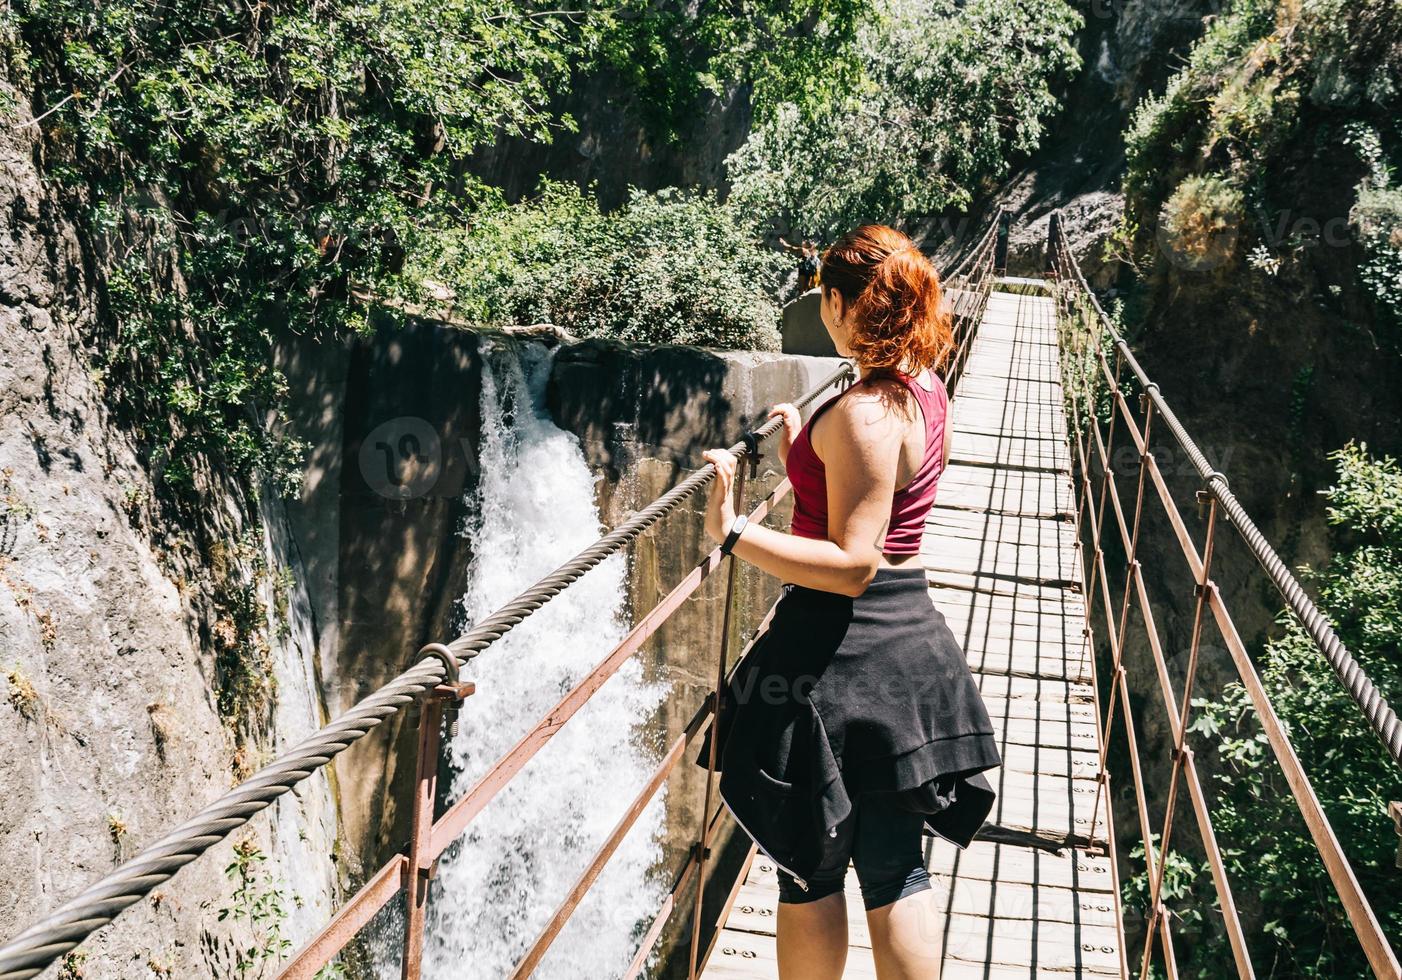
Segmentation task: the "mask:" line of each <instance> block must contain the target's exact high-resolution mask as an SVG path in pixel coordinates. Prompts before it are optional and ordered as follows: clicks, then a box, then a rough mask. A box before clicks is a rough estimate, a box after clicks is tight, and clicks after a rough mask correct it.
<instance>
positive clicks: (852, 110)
mask: <svg viewBox="0 0 1402 980" xmlns="http://www.w3.org/2000/svg"><path fill="white" fill-rule="evenodd" d="M882 14H883V16H881V17H879V18H872V19H870V20H869V21H867V22H866V23H864V24H863V25H862V27H861V28H860V29H859V31H858V36H857V42H856V44H857V51H858V54H859V56H860V58H861V62H862V67H863V74H864V84H863V85H861V86H860V87H858V88H856V89H852V90H843V91H841V92H839V93H837V94H836V95H835V96H833V97H831V98H829V99H828V100H826V101H825V102H823V103H822V104H820V105H819V106H817V107H816V108H814V107H811V106H803V105H799V104H794V103H784V104H780V105H779V106H777V107H776V109H775V111H774V113H773V115H772V117H770V118H769V119H767V120H766V121H764V122H763V123H762V124H761V125H759V126H757V127H756V128H755V129H754V131H753V132H752V133H751V135H750V138H749V140H748V141H747V142H746V143H745V145H744V146H742V147H741V148H740V149H739V150H737V151H736V152H735V153H734V154H733V155H732V156H731V158H730V159H729V160H728V161H727V166H728V167H729V172H730V177H731V182H732V185H733V187H732V198H733V200H735V201H736V202H738V203H740V204H741V206H742V207H745V208H747V209H749V210H752V211H754V212H755V213H759V214H772V215H775V216H776V217H777V218H778V220H779V221H780V223H781V224H782V225H783V226H785V227H792V228H798V229H801V230H802V232H803V234H805V235H811V236H813V237H815V238H819V239H822V240H824V241H831V240H832V239H834V238H835V237H837V236H838V235H840V234H842V233H843V232H845V231H847V230H848V229H849V228H851V227H852V226H854V225H857V224H860V223H862V222H864V221H876V220H879V221H883V222H887V223H894V224H901V223H904V222H907V221H909V220H911V219H915V218H918V217H921V216H928V215H931V214H936V213H938V212H940V211H943V210H946V209H959V208H966V207H967V206H968V205H969V204H970V203H971V202H972V200H973V198H974V195H975V194H976V193H978V192H979V191H980V190H982V189H984V188H985V187H986V185H987V183H988V182H990V181H992V180H996V179H997V178H999V177H1001V176H1002V175H1003V174H1005V173H1006V171H1007V168H1008V164H1009V160H1010V158H1011V157H1012V156H1014V155H1015V154H1019V153H1026V152H1028V151H1030V150H1031V149H1033V148H1035V147H1036V146H1037V144H1038V142H1039V141H1040V139H1041V137H1042V133H1043V126H1044V123H1045V121H1046V119H1047V118H1048V117H1049V116H1050V115H1051V114H1052V113H1053V112H1054V111H1055V110H1056V108H1057V105H1058V103H1057V100H1056V98H1055V96H1054V95H1053V85H1054V84H1055V83H1056V81H1057V80H1058V79H1060V78H1062V77H1064V76H1065V75H1067V74H1068V73H1070V72H1072V71H1074V70H1076V69H1077V68H1078V67H1079V66H1080V59H1079V56H1078V55H1077V54H1076V51H1075V47H1074V45H1073V43H1072V35H1073V33H1074V31H1075V30H1076V28H1077V27H1079V26H1080V24H1081V18H1080V15H1079V14H1077V13H1076V12H1075V11H1074V10H1072V9H1071V7H1069V6H1068V5H1067V4H1065V3H1063V2H1062V0H1021V2H1018V3H1011V4H1010V3H1006V2H1004V0H970V2H968V3H961V2H956V0H937V2H934V3H930V4H923V5H917V4H913V3H904V2H899V0H897V2H892V3H890V4H888V6H887V8H886V9H885V10H883V11H882Z"/></svg>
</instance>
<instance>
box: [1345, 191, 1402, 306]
mask: <svg viewBox="0 0 1402 980" xmlns="http://www.w3.org/2000/svg"><path fill="white" fill-rule="evenodd" d="M1349 221H1350V223H1351V224H1352V225H1353V228H1354V233H1355V234H1356V235H1357V236H1358V240H1359V241H1360V242H1362V243H1363V248H1364V250H1365V253H1366V255H1367V258H1366V259H1364V261H1363V264H1362V265H1360V266H1359V268H1358V278H1359V279H1360V280H1362V282H1363V284H1364V285H1365V286H1367V287H1368V289H1369V290H1370V291H1371V292H1372V294H1373V299H1374V300H1375V302H1376V303H1377V304H1378V308H1379V310H1381V311H1382V313H1383V314H1384V316H1386V317H1387V319H1388V320H1389V321H1390V322H1391V323H1392V325H1393V326H1394V327H1402V189H1399V188H1396V187H1383V188H1373V187H1368V186H1364V187H1361V188H1359V191H1358V202H1357V203H1356V204H1355V205H1354V206H1353V210H1352V211H1350V212H1349Z"/></svg>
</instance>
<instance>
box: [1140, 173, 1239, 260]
mask: <svg viewBox="0 0 1402 980" xmlns="http://www.w3.org/2000/svg"><path fill="white" fill-rule="evenodd" d="M1243 209H1244V202H1243V200H1242V195H1241V192H1240V191H1239V190H1237V189H1236V188H1235V187H1232V186H1231V185H1230V184H1228V183H1227V182H1226V181H1224V180H1221V179H1219V178H1217V177H1213V176H1210V175H1204V176H1197V177H1189V178H1187V179H1186V180H1184V181H1183V182H1182V183H1181V184H1179V185H1178V187H1177V189H1176V190H1174V192H1173V194H1172V195H1171V196H1170V197H1169V199H1168V200H1167V201H1166V202H1165V203H1164V206H1163V211H1162V212H1161V213H1160V215H1159V229H1158V238H1159V244H1160V245H1161V246H1162V247H1163V249H1164V252H1165V254H1166V255H1167V257H1168V259H1169V261H1171V262H1174V263H1175V264H1178V265H1182V266H1184V267H1186V268H1190V269H1210V268H1217V267H1219V266H1222V265H1225V264H1226V263H1228V262H1230V261H1231V259H1232V257H1233V256H1234V254H1235V252H1236V244H1237V237H1238V235H1239V233H1240V228H1241V221H1242V217H1243V214H1242V212H1243Z"/></svg>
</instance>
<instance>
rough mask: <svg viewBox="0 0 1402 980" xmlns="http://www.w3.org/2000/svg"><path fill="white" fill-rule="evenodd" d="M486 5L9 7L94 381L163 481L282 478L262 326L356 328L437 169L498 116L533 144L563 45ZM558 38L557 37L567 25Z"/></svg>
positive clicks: (290, 464) (427, 198) (399, 0)
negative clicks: (223, 475)
mask: <svg viewBox="0 0 1402 980" xmlns="http://www.w3.org/2000/svg"><path fill="white" fill-rule="evenodd" d="M564 20H565V19H564V18H562V17H561V16H558V15H552V14H547V13H538V12H532V11H530V10H529V9H524V8H510V7H507V8H503V7H502V5H500V4H499V3H492V2H488V0H441V2H436V3H431V4H424V3H419V2H416V0H340V2H336V3H333V4H320V3H309V2H306V0H273V2H269V3H259V4H227V3H211V2H207V0H171V2H169V3H161V4H151V3H147V2H145V0H104V2H102V3H91V2H88V0H22V2H20V3H18V4H16V5H15V6H14V7H12V8H10V9H9V11H8V13H7V17H6V21H5V28H6V33H7V35H8V38H9V41H10V43H9V45H8V49H7V51H6V53H7V54H8V59H7V64H6V70H7V74H8V77H9V78H10V79H11V81H12V82H13V83H15V84H16V85H17V87H18V88H19V89H20V90H21V91H30V92H32V93H33V98H34V122H33V123H31V124H29V125H30V126H32V127H33V128H34V129H35V130H37V131H38V132H39V133H40V134H41V135H42V137H43V140H44V144H45V161H46V166H47V170H48V173H49V174H50V175H51V176H53V177H56V178H57V179H58V180H59V181H60V182H61V183H62V185H63V186H64V187H65V188H66V189H67V193H68V197H69V200H70V201H71V202H72V203H73V206H74V208H75V209H76V210H77V211H78V214H79V218H80V222H81V224H82V226H83V231H84V232H85V240H88V241H91V242H93V243H94V248H95V250H96V252H97V255H96V258H97V259H98V263H97V271H98V272H99V274H100V284H101V286H102V297H103V300H104V304H105V307H106V310H107V312H108V314H109V315H108V317H107V318H106V320H105V322H106V323H107V324H108V327H109V328H110V331H111V333H110V335H109V336H106V337H101V338H94V340H95V344H94V347H95V349H96V351H97V354H96V358H97V364H96V370H97V371H99V372H100V373H102V374H104V375H105V377H106V380H107V382H108V387H109V392H110V394H111V397H112V399H113V401H114V402H116V403H117V404H118V405H119V406H122V407H123V408H124V409H126V411H127V414H128V416H129V417H130V418H131V420H132V421H133V423H134V425H135V426H136V428H137V431H138V432H139V434H140V435H141V436H142V437H143V439H144V441H145V443H146V446H147V448H148V450H149V451H151V452H152V453H153V455H154V456H155V457H156V459H157V465H158V466H163V467H164V473H165V476H166V478H167V480H168V481H169V482H171V483H173V484H174V485H176V486H188V485H190V483H191V480H192V476H193V472H194V469H195V468H197V467H198V466H199V465H200V461H201V460H202V459H206V458H212V459H215V460H223V461H224V462H226V463H228V464H229V465H231V466H232V467H233V468H234V470H235V471H236V472H240V473H251V472H252V471H253V470H254V469H255V468H262V469H264V470H266V471H269V472H272V473H274V474H280V475H281V476H283V477H285V478H286V480H285V481H284V483H286V482H288V481H290V480H291V478H292V476H293V474H294V472H295V461H296V454H297V448H298V447H296V446H290V445H287V444H283V443H278V442H276V441H275V440H274V439H272V437H271V436H270V435H269V434H268V430H267V429H265V428H264V427H263V426H262V425H261V424H260V421H259V418H258V414H259V413H261V412H262V411H267V410H275V409H276V408H277V407H278V406H279V404H280V403H281V400H282V396H283V389H284V382H283V380H282V378H281V377H280V376H279V375H278V373H277V372H276V371H275V370H274V368H273V367H272V363H271V362H272V358H271V348H272V346H273V343H274V341H275V339H276V336H277V335H278V333H279V332H281V331H285V330H288V329H293V330H297V331H309V330H312V331H314V330H319V329H340V328H344V327H346V326H355V325H356V324H358V323H359V322H360V319H361V318H362V316H363V310H362V309H360V308H359V307H357V306H356V305H355V304H354V302H353V300H352V296H351V287H352V284H361V285H365V286H368V287H369V288H372V289H373V288H375V287H376V285H377V284H378V283H379V282H380V281H381V280H382V279H384V278H385V277H386V276H388V275H390V274H392V273H393V272H394V271H395V269H396V267H397V265H398V264H399V262H400V260H401V254H402V241H403V239H404V238H405V236H406V234H407V231H408V229H409V228H410V227H411V226H412V225H414V224H416V223H420V222H422V221H424V220H425V219H431V218H432V217H433V216H435V215H440V214H442V213H445V212H452V211H454V210H455V209H458V208H461V207H462V206H464V203H465V202H470V200H471V199H472V191H473V188H472V186H471V184H470V183H469V182H467V181H465V180H464V179H463V178H461V177H459V176H457V175H456V173H455V170H454V167H453V161H454V160H455V159H457V158H459V157H460V156H461V155H462V154H464V153H467V152H468V151H470V150H472V149H473V148H474V147H476V146H478V145H480V144H481V143H483V142H485V141H487V140H489V139H491V138H493V135H494V134H495V132H496V131H497V129H498V128H499V127H501V128H505V129H507V130H511V131H515V132H520V133H525V134H528V135H531V136H534V137H537V138H548V137H549V135H550V133H551V132H552V130H554V129H558V128H559V127H560V126H561V125H564V124H565V123H564V122H562V121H559V120H554V119H552V117H551V116H550V115H549V113H548V112H547V110H546V108H545V104H546V100H547V98H548V96H549V94H550V92H551V91H552V86H554V85H556V84H558V82H559V81H560V80H561V79H563V78H564V77H565V76H566V74H567V70H568V67H569V64H570V59H571V57H572V56H573V55H574V54H575V53H576V52H577V51H578V50H580V47H581V45H582V44H583V43H584V42H585V38H584V36H583V32H582V31H581V30H575V29H573V28H571V29H569V30H566V29H564V28H563V27H562V24H564ZM566 26H568V25H566Z"/></svg>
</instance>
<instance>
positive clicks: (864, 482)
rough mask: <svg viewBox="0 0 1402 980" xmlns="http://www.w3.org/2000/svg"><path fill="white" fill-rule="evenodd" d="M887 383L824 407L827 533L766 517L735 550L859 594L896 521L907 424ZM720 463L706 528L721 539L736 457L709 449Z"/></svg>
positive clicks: (787, 573) (790, 575)
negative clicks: (810, 533)
mask: <svg viewBox="0 0 1402 980" xmlns="http://www.w3.org/2000/svg"><path fill="white" fill-rule="evenodd" d="M889 398H890V393H889V391H888V392H887V393H885V394H884V395H883V394H881V393H880V388H879V386H878V387H874V388H872V390H871V392H860V393H853V394H852V395H848V396H847V397H844V398H843V399H842V401H841V402H839V403H837V404H836V405H834V406H833V407H832V409H831V410H830V411H829V412H828V413H827V417H828V418H830V419H831V422H830V425H828V426H825V427H824V429H823V433H824V438H823V442H824V444H825V445H826V446H827V447H828V452H827V453H826V454H825V455H824V456H823V461H824V466H825V468H826V471H827V492H828V538H829V540H826V541H819V540H817V539H815V538H801V537H798V536H796V535H793V534H786V533H784V532H782V531H776V530H774V529H773V528H768V527H763V526H762V525H756V524H748V525H746V526H745V530H744V531H743V532H742V533H741V535H740V537H739V539H738V540H737V541H736V542H735V546H734V554H735V556H736V557H738V558H743V559H744V560H745V561H748V562H750V563H751V564H752V565H756V566H758V567H759V568H762V569H764V571H766V572H769V573H770V574H771V575H774V576H777V577H778V578H780V579H782V580H783V581H785V582H794V583H797V584H798V585H804V586H807V587H809V588H813V589H821V590H822V591H824V592H836V593H839V594H841V595H849V596H854V597H855V596H859V595H861V594H862V593H863V592H864V591H866V587H867V585H868V584H869V583H870V582H871V580H872V578H873V577H874V576H875V575H876V569H877V568H878V567H879V566H880V562H881V552H882V545H883V544H884V543H885V541H886V531H887V527H888V525H889V524H890V521H891V496H892V494H893V493H894V491H895V486H896V467H897V465H898V461H899V456H900V449H901V442H902V441H903V439H904V426H903V425H902V423H901V421H900V419H899V417H898V415H897V413H896V412H895V411H894V410H893V406H891V404H890V402H889ZM704 456H705V458H706V459H707V460H709V461H710V462H712V463H714V464H715V465H716V471H717V476H716V481H715V483H713V484H712V485H711V499H710V505H709V506H708V508H707V514H706V533H707V534H709V535H710V536H711V537H712V538H713V539H714V540H716V541H723V540H724V539H725V535H726V534H727V532H728V531H729V530H730V524H731V522H732V521H733V520H734V517H735V508H734V503H733V500H732V498H733V494H732V492H731V485H732V483H733V480H734V476H735V457H734V456H733V455H732V454H731V453H729V452H728V451H726V450H724V449H709V450H707V451H706V453H705V454H704Z"/></svg>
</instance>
